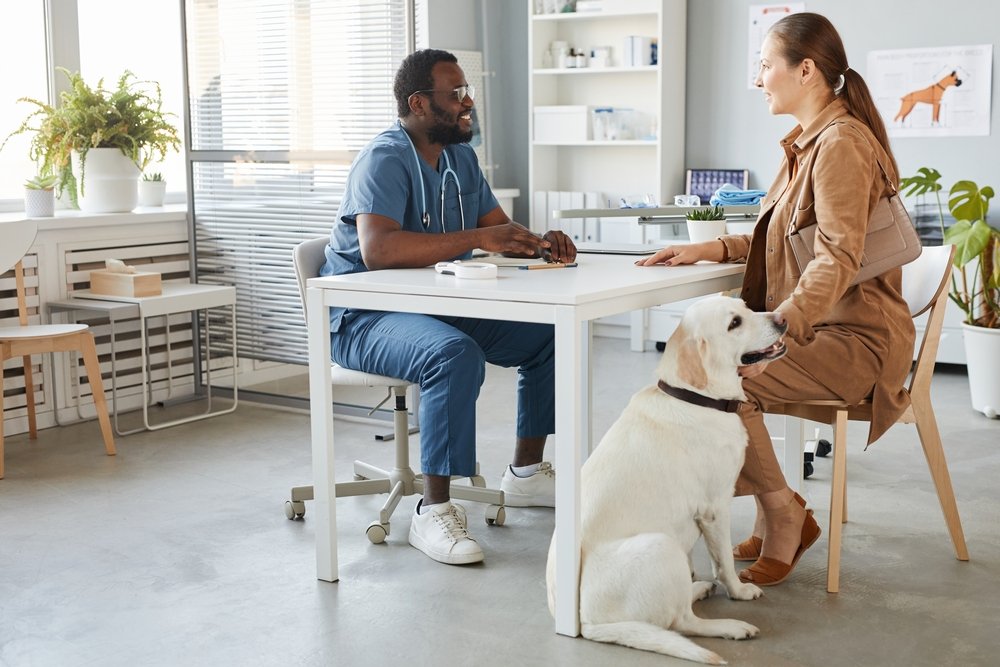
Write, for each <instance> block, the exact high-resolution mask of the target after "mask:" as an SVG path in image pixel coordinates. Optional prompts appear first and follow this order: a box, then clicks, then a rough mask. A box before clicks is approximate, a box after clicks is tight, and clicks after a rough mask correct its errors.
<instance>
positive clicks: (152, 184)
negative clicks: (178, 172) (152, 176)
mask: <svg viewBox="0 0 1000 667" xmlns="http://www.w3.org/2000/svg"><path fill="white" fill-rule="evenodd" d="M166 195H167V182H166V181H139V206H163V198H164V197H166Z"/></svg>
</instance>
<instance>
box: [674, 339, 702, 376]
mask: <svg viewBox="0 0 1000 667" xmlns="http://www.w3.org/2000/svg"><path fill="white" fill-rule="evenodd" d="M706 345H707V343H706V341H705V339H704V338H698V339H696V338H692V337H691V336H685V337H684V340H682V341H681V344H680V350H679V352H680V353H679V354H678V355H677V376H678V377H679V378H680V379H681V380H683V381H684V382H687V383H688V384H689V385H691V386H692V387H694V388H695V389H704V388H705V387H707V386H708V373H706V372H705V365H704V363H703V362H702V357H703V355H704V353H705V346H706Z"/></svg>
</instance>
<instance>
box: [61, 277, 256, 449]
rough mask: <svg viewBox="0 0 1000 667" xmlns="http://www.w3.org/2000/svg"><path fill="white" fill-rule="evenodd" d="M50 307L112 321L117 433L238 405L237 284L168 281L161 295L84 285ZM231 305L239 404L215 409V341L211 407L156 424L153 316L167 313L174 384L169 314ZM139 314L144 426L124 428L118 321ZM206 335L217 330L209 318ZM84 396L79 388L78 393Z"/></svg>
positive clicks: (208, 374)
mask: <svg viewBox="0 0 1000 667" xmlns="http://www.w3.org/2000/svg"><path fill="white" fill-rule="evenodd" d="M47 307H48V308H49V310H50V312H51V311H77V310H79V311H87V312H97V313H102V314H104V315H105V316H106V317H107V318H108V321H109V323H110V329H111V337H110V338H111V340H110V344H111V405H112V414H113V418H114V427H115V432H116V433H117V434H118V435H129V434H131V433H137V432H139V431H143V430H149V431H155V430H158V429H161V428H167V427H168V426H176V425H178V424H186V423H188V422H192V421H197V420H199V419H206V418H208V417H216V416H218V415H223V414H228V413H230V412H232V411H234V410H235V409H236V406H237V404H238V401H239V396H238V390H237V357H236V288H234V287H230V286H225V285H197V284H183V283H181V284H178V283H165V284H164V285H163V293H162V294H160V295H158V296H146V297H125V296H109V295H104V294H92V293H91V292H90V290H78V291H76V292H74V293H73V296H72V297H70V298H68V299H58V300H55V301H50V302H48V304H47ZM223 307H228V308H229V309H230V312H231V327H232V330H231V332H230V335H231V340H232V358H233V374H232V382H233V403H232V405H231V406H229V407H228V408H225V409H221V410H214V411H213V410H212V364H211V360H212V359H211V344H210V343H208V344H206V345H205V368H204V373H205V387H206V392H207V393H206V399H207V401H208V405H207V406H206V408H205V412H203V413H201V414H198V415H193V416H190V417H183V418H180V419H174V420H170V421H165V422H159V423H156V424H152V423H150V421H149V404H150V402H151V400H152V394H153V391H152V388H151V386H150V385H151V381H150V374H151V372H150V368H149V350H148V341H147V329H148V326H149V319H150V318H154V317H161V316H162V317H163V319H164V326H165V328H166V350H167V373H168V376H167V382H168V386H170V385H171V384H172V380H173V375H172V369H171V364H170V321H169V317H168V316H169V315H171V314H174V313H183V312H193V311H199V310H208V309H212V308H223ZM133 318H138V319H139V334H140V343H139V349H140V355H141V358H140V365H141V370H142V423H143V427H142V428H137V429H133V430H130V431H125V432H122V431H121V430H120V429H119V426H118V400H117V399H118V380H117V369H116V351H115V323H116V322H118V321H120V320H123V319H133ZM205 340H206V341H210V340H211V330H210V324H209V319H208V318H206V319H205ZM77 399H79V392H77Z"/></svg>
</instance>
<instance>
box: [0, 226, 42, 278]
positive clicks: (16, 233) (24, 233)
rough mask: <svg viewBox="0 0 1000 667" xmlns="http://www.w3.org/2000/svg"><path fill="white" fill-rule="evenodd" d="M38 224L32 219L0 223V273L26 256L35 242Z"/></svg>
mask: <svg viewBox="0 0 1000 667" xmlns="http://www.w3.org/2000/svg"><path fill="white" fill-rule="evenodd" d="M37 233H38V223H37V222H36V221H35V220H33V219H30V218H29V219H27V220H17V221H16V222H0V238H2V239H3V243H0V273H5V272H6V271H7V270H8V269H11V268H13V267H14V265H15V264H17V263H18V262H20V261H21V258H22V257H24V256H25V255H26V254H28V250H30V249H31V244H32V243H34V242H35V234H37Z"/></svg>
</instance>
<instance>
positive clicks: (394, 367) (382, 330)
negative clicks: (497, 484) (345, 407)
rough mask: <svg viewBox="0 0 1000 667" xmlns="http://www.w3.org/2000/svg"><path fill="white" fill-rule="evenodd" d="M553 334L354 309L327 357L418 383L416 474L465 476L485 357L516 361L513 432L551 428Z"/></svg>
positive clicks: (540, 327)
mask: <svg viewBox="0 0 1000 667" xmlns="http://www.w3.org/2000/svg"><path fill="white" fill-rule="evenodd" d="M553 336H554V330H553V327H552V325H549V324H531V323H524V322H501V321H496V320H479V319H472V318H466V317H435V316H430V315H418V314H413V313H385V312H375V311H354V312H348V313H347V314H346V315H345V317H344V319H343V321H342V323H341V327H340V330H339V331H337V332H336V333H333V334H331V336H330V341H331V354H330V356H331V357H332V358H333V361H335V362H336V363H337V364H339V365H341V366H343V367H344V368H350V369H354V370H360V371H365V372H368V373H377V374H378V375H387V376H389V377H395V378H400V379H402V380H406V381H408V382H412V383H415V384H417V385H418V386H419V387H420V466H421V470H422V472H423V473H424V474H425V475H445V476H448V475H461V476H463V477H469V476H472V475H474V474H475V470H476V399H477V398H478V397H479V389H480V387H481V386H482V384H483V380H484V379H485V377H486V362H489V363H491V364H494V365H497V366H504V367H508V368H509V367H512V366H517V367H518V370H517V374H518V379H517V436H518V437H522V438H530V437H540V436H546V435H549V434H550V433H553V432H554V431H555V357H554V346H553Z"/></svg>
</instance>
